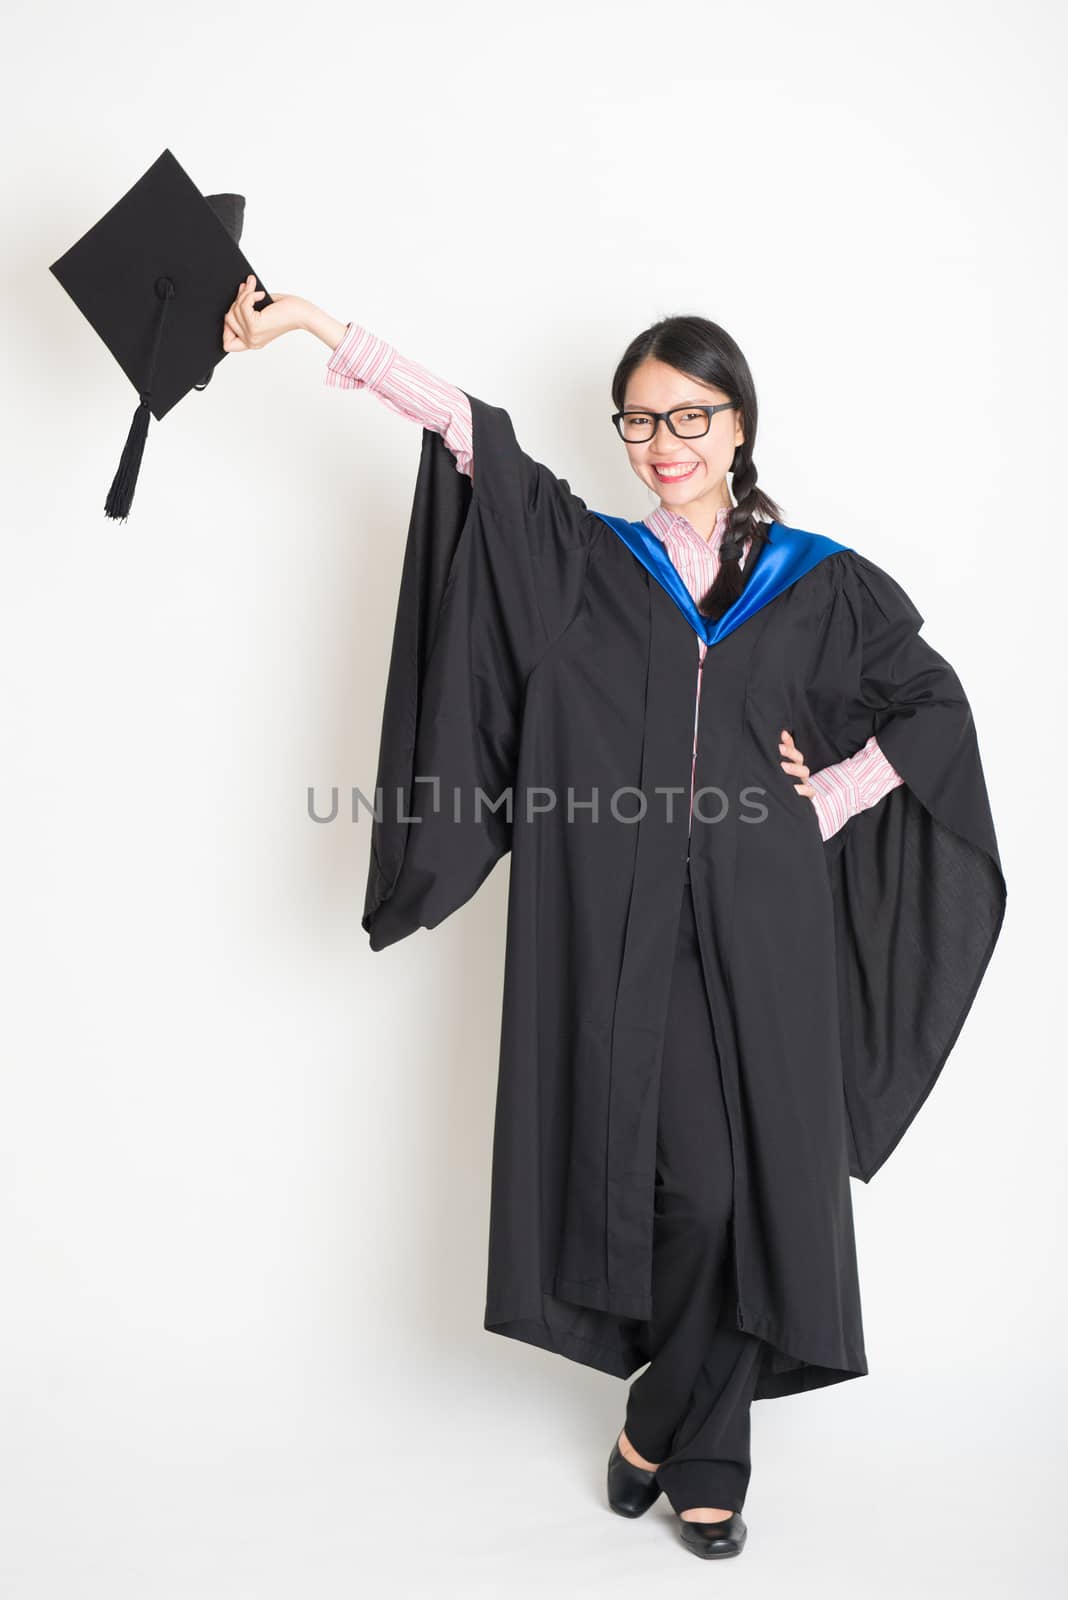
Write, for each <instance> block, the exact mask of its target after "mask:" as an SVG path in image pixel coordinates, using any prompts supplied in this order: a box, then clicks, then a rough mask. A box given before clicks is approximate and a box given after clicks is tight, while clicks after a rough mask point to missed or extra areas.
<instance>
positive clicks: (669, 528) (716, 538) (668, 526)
mask: <svg viewBox="0 0 1068 1600" xmlns="http://www.w3.org/2000/svg"><path fill="white" fill-rule="evenodd" d="M733 509H734V508H733V506H721V507H720V509H719V511H718V512H717V513H716V522H715V526H714V527H713V529H712V532H711V534H710V535H709V537H708V538H707V539H704V538H702V537H701V535H700V534H699V533H698V532H697V530H696V528H695V527H694V525H693V523H692V522H691V521H690V520H689V518H688V517H684V516H683V515H682V513H681V512H679V511H669V510H668V509H667V507H666V506H657V507H656V508H655V510H653V511H650V513H649V515H648V516H647V517H646V518H645V519H644V521H645V526H646V527H647V528H649V529H650V530H651V532H653V533H655V534H656V537H657V538H658V539H660V540H661V541H665V540H666V539H667V537H668V536H669V534H674V535H675V537H676V538H684V539H685V538H689V539H696V540H697V542H698V544H700V545H701V546H702V548H704V549H709V550H712V549H718V547H719V546H720V545H721V544H722V542H723V535H724V534H725V533H726V531H727V520H728V518H729V517H730V514H731V511H732V510H733Z"/></svg>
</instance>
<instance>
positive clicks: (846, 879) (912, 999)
mask: <svg viewBox="0 0 1068 1600" xmlns="http://www.w3.org/2000/svg"><path fill="white" fill-rule="evenodd" d="M829 566H830V572H831V599H830V603H829V605H828V607H827V610H826V612H825V614H824V617H823V619H822V620H821V624H820V627H819V629H818V630H817V644H816V647H815V650H814V655H813V661H812V666H811V681H810V685H809V687H810V690H811V693H812V696H813V699H814V702H815V703H817V704H818V705H819V706H820V707H821V708H822V719H823V720H824V721H825V723H826V724H828V725H829V728H830V732H831V743H832V745H833V747H834V748H835V749H837V750H858V749H859V748H860V747H861V746H864V745H865V744H866V741H867V740H868V739H869V738H870V737H871V736H872V735H873V734H874V735H876V736H877V740H878V747H879V749H880V751H881V752H882V755H883V756H884V757H885V760H886V761H887V762H889V763H890V765H891V766H892V768H893V769H894V771H895V772H896V773H897V774H898V775H900V777H901V780H902V782H901V783H900V785H897V786H895V787H893V788H891V789H890V790H889V791H888V792H887V793H885V794H884V795H883V796H882V797H881V799H880V803H879V804H878V805H875V806H872V807H870V808H867V809H861V810H860V811H859V812H858V813H857V814H855V815H853V816H851V817H850V818H848V819H847V820H846V822H845V824H844V826H843V827H842V828H841V829H839V830H838V831H837V832H836V833H835V835H834V837H833V838H831V839H829V840H828V842H827V843H826V845H825V861H826V864H827V870H828V873H829V875H830V882H831V891H832V898H833V903H834V917H835V940H836V947H837V969H838V999H839V1012H840V1023H841V1043H842V1066H843V1080H844V1094H845V1107H846V1112H847V1116H846V1122H847V1138H848V1142H849V1151H850V1172H851V1174H852V1176H854V1177H857V1178H860V1179H862V1180H863V1181H864V1182H868V1181H869V1180H870V1179H871V1178H872V1177H873V1176H874V1174H875V1173H876V1172H877V1171H878V1169H879V1168H880V1167H881V1166H882V1164H883V1163H884V1162H885V1161H886V1159H887V1157H888V1156H889V1155H890V1153H891V1152H892V1151H893V1150H894V1148H895V1147H896V1145H897V1144H898V1142H899V1140H900V1139H901V1137H902V1135H903V1134H904V1133H905V1131H906V1130H907V1128H908V1127H909V1125H910V1123H911V1122H912V1120H913V1118H914V1117H915V1115H916V1113H917V1112H918V1111H919V1109H920V1107H921V1106H922V1104H923V1102H924V1101H925V1100H926V1098H927V1096H928V1095H929V1094H930V1092H931V1090H932V1089H933V1087H934V1085H935V1082H936V1080H937V1078H938V1076H939V1073H940V1072H941V1069H942V1067H943V1065H944V1064H945V1061H946V1058H947V1056H948V1055H949V1052H950V1050H951V1049H952V1047H953V1045H954V1043H955V1042H956V1039H957V1036H958V1034H959V1032H960V1030H961V1028H962V1026H963V1024H964V1021H965V1018H966V1017H967V1015H968V1012H969V1011H970V1009H971V1006H972V1003H973V1001H974V999H975V996H976V993H977V991H978V988H979V984H980V982H981V981H982V978H983V974H984V973H985V971H986V968H987V964H988V962H989V961H990V957H991V955H992V954H993V951H994V946H995V944H996V942H997V939H998V936H999V934H1000V931H1001V926H1002V921H1003V918H1004V914H1005V905H1006V886H1005V879H1004V875H1003V872H1002V867H1001V860H1000V856H999V852H998V845H997V839H996V835H995V830H994V822H993V818H992V816H991V811H990V802H989V798H988V795H987V789H986V781H985V777H984V773H983V767H982V762H981V759H980V754H979V746H978V740H977V735H976V729H975V725H974V721H973V717H972V711H971V707H970V705H969V703H968V700H967V697H966V695H965V692H964V689H963V687H962V685H961V682H960V679H959V678H958V676H957V674H956V673H955V672H954V670H953V668H952V667H951V666H950V664H949V663H948V662H947V661H946V660H945V659H944V658H943V657H942V656H940V655H939V654H938V653H937V651H935V650H934V649H933V648H932V647H931V645H930V644H928V643H927V641H926V640H925V639H924V638H922V637H921V635H920V628H921V627H922V625H923V617H922V616H921V615H920V613H919V611H918V610H917V608H916V606H915V605H914V604H913V602H912V601H911V600H910V598H909V597H908V595H907V594H906V593H905V591H904V590H903V589H902V588H901V586H900V585H899V584H898V583H896V582H895V580H894V579H893V578H891V577H890V576H889V574H888V573H886V572H884V571H882V569H881V568H879V567H878V566H876V565H875V563H874V562H872V561H869V560H868V559H867V558H866V557H864V556H862V555H860V554H858V553H857V552H856V551H854V550H845V551H843V552H841V553H840V554H838V555H836V556H835V557H834V559H833V561H832V562H831V563H830V564H829Z"/></svg>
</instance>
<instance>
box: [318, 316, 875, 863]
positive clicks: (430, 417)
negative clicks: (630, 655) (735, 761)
mask: <svg viewBox="0 0 1068 1600" xmlns="http://www.w3.org/2000/svg"><path fill="white" fill-rule="evenodd" d="M324 382H325V383H326V384H327V386H328V387H330V388H335V389H364V388H366V389H370V390H371V392H372V393H373V394H374V395H376V396H377V398H378V399H379V400H380V401H381V402H382V404H383V405H385V406H388V407H389V409H390V410H391V411H395V412H396V413H397V414H398V416H402V417H405V418H407V419H408V420H409V421H411V422H418V423H420V424H421V425H422V426H423V427H425V428H429V429H431V430H432V431H433V432H434V433H439V434H440V435H441V437H442V439H443V440H444V442H445V444H446V445H447V446H448V448H449V450H450V451H451V452H452V455H453V456H454V458H455V461H456V467H457V470H458V471H460V472H463V473H465V474H466V475H467V476H468V477H472V476H473V473H472V462H473V459H474V446H473V439H472V426H471V407H470V405H469V403H468V399H467V396H466V395H465V394H464V392H463V390H462V389H457V388H455V387H454V386H453V385H452V384H451V383H446V382H444V380H443V379H441V378H437V377H435V376H434V374H433V373H431V372H428V371H427V370H426V368H425V367H421V366H419V365H418V364H417V363H416V362H414V361H410V360H408V359H407V357H405V356H403V355H401V354H400V352H399V351H398V350H397V349H395V348H394V346H393V345H391V344H387V343H386V341H385V340H384V339H378V338H376V337H375V336H374V334H372V333H370V332H368V330H367V329H366V328H363V327H361V326H360V325H359V324H358V323H354V322H350V323H349V324H348V325H347V327H346V330H345V334H344V337H343V338H342V339H341V341H340V343H339V344H338V345H337V347H336V349H334V350H333V351H332V352H331V354H330V358H329V360H328V361H327V364H326V374H325V378H324ZM730 511H731V508H730V507H729V506H723V507H721V508H720V510H719V512H718V513H717V515H716V522H715V526H714V528H713V530H712V533H711V534H710V536H709V537H708V539H704V538H702V536H701V535H700V534H699V533H698V532H697V530H696V529H695V528H694V526H693V524H692V523H691V522H690V521H689V520H688V519H687V518H686V517H684V516H682V514H681V513H680V512H676V511H669V510H668V509H667V507H666V506H663V505H659V506H657V507H656V509H655V510H654V511H652V512H650V514H649V515H648V516H647V517H645V518H644V519H643V521H644V523H645V526H646V527H647V528H649V530H650V531H651V532H652V533H653V534H655V535H656V537H657V538H658V539H660V540H661V541H662V543H663V545H664V547H665V549H666V550H667V553H668V555H669V556H670V558H671V562H672V565H673V566H674V567H675V568H676V570H677V571H678V573H679V576H680V577H681V578H682V580H683V582H684V583H685V585H686V587H687V589H688V590H689V591H690V594H691V595H692V596H693V598H694V600H695V601H697V600H700V598H701V596H702V595H703V594H705V593H707V591H708V589H709V588H710V587H711V585H712V584H713V583H714V582H715V580H716V576H717V574H718V572H719V567H720V557H719V547H720V544H721V543H722V540H723V535H724V532H725V531H726V524H727V519H728V517H729V515H730ZM748 551H749V546H748V544H747V545H746V549H745V553H744V554H743V557H742V565H743V567H744V565H745V557H746V555H747V554H748ZM707 653H708V646H707V645H706V644H705V641H704V640H703V639H698V640H697V695H696V699H695V702H694V720H693V728H694V744H693V759H692V761H691V765H690V826H691V829H692V827H693V800H694V781H695V778H696V765H697V725H698V716H699V713H700V706H701V678H702V672H703V668H704V664H705V656H706V654H707ZM803 759H804V757H803V755H802V760H803ZM783 776H784V777H787V778H789V779H790V780H791V782H794V783H797V782H799V781H801V780H799V779H798V778H796V776H795V775H794V774H793V773H787V772H785V771H784V773H783ZM807 782H808V783H809V784H810V785H811V787H812V788H813V789H814V790H815V794H814V795H813V796H811V799H812V803H813V805H814V806H815V808H816V813H817V816H818V817H819V827H820V835H821V837H822V838H823V839H824V840H827V839H829V838H830V837H831V835H832V834H834V833H837V831H838V829H839V828H841V827H843V826H844V824H845V823H846V822H847V821H848V820H849V818H850V817H853V816H856V815H857V814H858V812H860V811H865V810H867V808H868V807H869V806H873V805H875V803H876V801H878V800H881V799H882V797H883V795H884V794H887V793H889V791H890V790H891V789H895V788H896V787H897V786H898V784H900V783H903V782H904V779H903V778H902V777H901V775H900V774H899V773H898V772H896V771H895V770H894V768H893V767H892V766H891V765H890V762H889V761H888V760H887V759H886V757H885V756H884V755H883V752H882V751H881V750H880V748H879V744H878V741H877V739H876V737H875V735H874V734H872V736H871V738H870V739H869V740H868V741H867V743H866V744H865V745H864V746H863V747H862V748H861V749H860V750H858V751H857V752H856V754H855V755H852V756H848V757H847V758H846V759H845V760H844V761H837V762H835V763H834V764H833V765H832V766H828V767H821V768H820V770H819V771H818V772H810V773H809V776H808V779H807Z"/></svg>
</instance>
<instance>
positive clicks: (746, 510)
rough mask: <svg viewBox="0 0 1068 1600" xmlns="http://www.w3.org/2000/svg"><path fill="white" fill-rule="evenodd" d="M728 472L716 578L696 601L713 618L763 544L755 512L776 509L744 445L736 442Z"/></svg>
mask: <svg viewBox="0 0 1068 1600" xmlns="http://www.w3.org/2000/svg"><path fill="white" fill-rule="evenodd" d="M732 472H733V484H732V488H733V492H734V498H735V502H736V504H735V506H734V508H733V510H732V511H731V514H730V520H729V522H728V524H727V529H726V532H725V533H724V535H723V542H722V544H721V545H720V547H719V559H720V567H719V572H718V574H717V576H716V581H715V583H713V584H712V586H711V588H710V589H709V590H708V592H707V594H705V595H704V596H703V597H702V600H701V604H700V610H701V611H702V612H704V614H705V615H706V616H709V617H711V618H712V619H713V620H714V621H715V620H717V619H718V618H719V617H721V616H722V615H723V613H724V612H725V611H726V609H727V607H728V606H729V605H731V604H732V603H733V602H734V601H735V600H737V598H738V596H739V595H740V594H741V592H742V590H743V589H744V588H745V585H746V581H747V580H748V578H749V575H750V574H751V573H752V571H753V567H754V566H755V564H756V558H757V556H758V555H759V554H760V550H761V547H762V546H763V545H765V544H766V543H767V537H768V536H767V533H766V532H765V524H764V523H763V522H762V521H761V520H760V519H759V518H758V516H757V515H756V513H757V512H758V511H769V510H770V512H771V513H772V514H774V513H775V512H777V511H778V507H777V506H776V505H774V503H773V502H772V501H770V500H769V499H768V497H767V495H765V494H764V492H763V490H761V489H758V488H757V469H756V464H755V463H754V461H753V458H752V456H751V455H750V454H749V450H748V445H747V444H740V445H739V446H738V448H737V450H736V451H735V457H734V467H733V469H732ZM747 539H749V540H751V541H752V543H751V546H750V550H749V554H748V556H746V561H745V569H744V571H743V569H742V567H741V565H740V562H741V557H742V555H743V553H744V551H745V545H746V540H747Z"/></svg>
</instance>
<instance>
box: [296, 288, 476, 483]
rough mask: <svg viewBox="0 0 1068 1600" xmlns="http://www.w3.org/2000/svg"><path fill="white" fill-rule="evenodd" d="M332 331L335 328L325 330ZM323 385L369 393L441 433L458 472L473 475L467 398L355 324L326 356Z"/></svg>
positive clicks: (411, 418) (384, 403) (345, 331)
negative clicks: (367, 391)
mask: <svg viewBox="0 0 1068 1600" xmlns="http://www.w3.org/2000/svg"><path fill="white" fill-rule="evenodd" d="M331 320H332V319H331ZM335 329H336V324H335V325H333V326H331V327H330V328H329V331H330V332H333V331H335ZM326 342H329V340H327V341H326ZM323 381H324V383H326V384H327V385H328V387H330V388H334V389H363V388H367V389H370V390H371V391H372V393H373V394H375V395H377V397H378V399H379V400H381V401H382V404H383V405H386V406H388V407H389V408H390V410H391V411H395V412H397V414H398V416H402V417H407V418H408V419H409V421H411V422H418V423H421V424H422V426H423V427H424V428H430V429H431V430H432V431H433V432H434V433H440V434H441V437H442V439H443V440H444V442H445V444H446V445H447V446H448V448H449V449H450V450H451V451H452V453H453V455H454V456H455V458H456V467H457V470H458V471H459V472H463V473H466V474H467V476H468V477H469V478H470V477H471V476H472V475H473V474H472V459H473V444H472V437H471V435H472V428H471V407H470V404H469V403H468V399H467V396H466V395H465V394H464V392H463V390H462V389H457V388H455V387H454V386H453V385H452V384H451V383H446V382H445V381H444V380H443V379H442V378H437V377H435V376H434V374H433V373H432V372H428V371H427V369H426V368H425V367H422V366H419V364H418V363H417V362H415V361H410V360H409V359H408V358H407V356H402V355H401V354H400V352H399V351H398V350H397V349H395V347H394V346H393V345H391V344H387V343H386V341H385V340H384V339H377V338H376V337H375V335H374V334H373V333H369V332H368V330H367V329H366V328H363V327H361V326H360V325H359V324H358V323H355V322H350V323H348V325H347V326H346V327H345V328H344V330H343V332H342V336H341V338H340V339H339V340H338V342H337V344H336V346H335V347H334V349H333V351H332V352H331V355H330V359H329V361H328V362H327V364H326V373H325V375H324V378H323Z"/></svg>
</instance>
